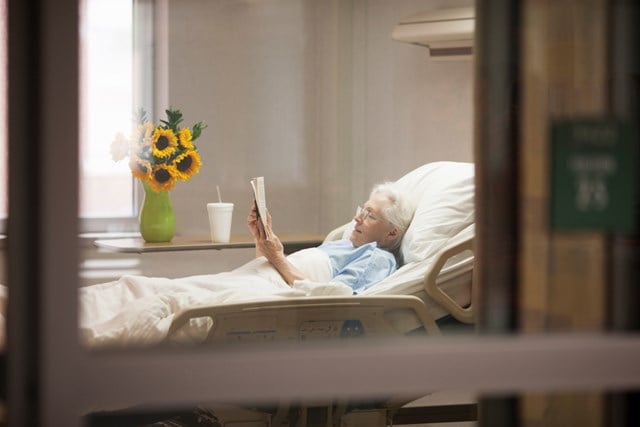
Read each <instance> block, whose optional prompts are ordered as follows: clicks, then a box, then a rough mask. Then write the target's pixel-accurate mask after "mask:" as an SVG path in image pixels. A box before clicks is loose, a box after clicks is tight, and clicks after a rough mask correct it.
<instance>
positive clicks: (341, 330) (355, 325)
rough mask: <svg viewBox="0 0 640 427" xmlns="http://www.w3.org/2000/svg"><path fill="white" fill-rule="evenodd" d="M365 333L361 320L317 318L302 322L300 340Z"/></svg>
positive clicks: (343, 336) (354, 335) (357, 335)
mask: <svg viewBox="0 0 640 427" xmlns="http://www.w3.org/2000/svg"><path fill="white" fill-rule="evenodd" d="M363 335H364V327H363V326H362V323H361V322H360V321H359V320H316V321H305V322H302V323H301V324H300V329H299V339H300V341H309V340H314V339H325V338H353V337H360V336H363Z"/></svg>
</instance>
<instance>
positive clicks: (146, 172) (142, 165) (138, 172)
mask: <svg viewBox="0 0 640 427" xmlns="http://www.w3.org/2000/svg"><path fill="white" fill-rule="evenodd" d="M129 167H130V168H131V173H133V176H135V177H136V178H138V179H139V180H140V181H149V180H151V163H149V162H148V161H147V160H144V159H142V158H140V157H139V156H138V155H135V154H134V155H132V156H131V160H130V161H129Z"/></svg>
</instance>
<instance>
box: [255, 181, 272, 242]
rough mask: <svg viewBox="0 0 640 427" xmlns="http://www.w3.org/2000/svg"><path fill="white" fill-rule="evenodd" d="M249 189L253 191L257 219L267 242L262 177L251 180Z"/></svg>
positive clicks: (268, 237)
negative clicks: (260, 223)
mask: <svg viewBox="0 0 640 427" xmlns="http://www.w3.org/2000/svg"><path fill="white" fill-rule="evenodd" d="M250 182H251V188H252V189H253V199H254V200H255V203H256V211H257V212H258V219H259V220H260V221H261V222H262V226H263V228H264V231H265V233H266V238H267V240H269V239H270V238H271V234H270V233H269V231H268V230H267V198H266V194H265V191H264V177H263V176H257V177H255V178H251V181H250Z"/></svg>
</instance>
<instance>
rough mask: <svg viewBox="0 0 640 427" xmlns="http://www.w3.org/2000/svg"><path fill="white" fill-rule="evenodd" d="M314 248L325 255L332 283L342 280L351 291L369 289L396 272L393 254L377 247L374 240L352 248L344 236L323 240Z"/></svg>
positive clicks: (356, 291)
mask: <svg viewBox="0 0 640 427" xmlns="http://www.w3.org/2000/svg"><path fill="white" fill-rule="evenodd" d="M318 249H320V250H322V251H324V252H325V253H326V254H327V255H329V260H330V261H331V268H332V276H333V278H332V279H331V281H332V282H340V283H344V284H345V285H347V286H350V287H351V289H353V292H354V293H355V294H357V293H360V292H362V291H364V290H365V289H368V288H370V287H371V286H372V285H374V284H376V283H377V282H379V281H381V280H382V279H384V278H385V277H387V276H389V275H390V274H391V273H393V272H394V271H396V268H397V266H396V259H395V257H394V256H393V254H392V253H391V252H389V251H386V250H384V249H380V248H378V244H377V243H376V242H371V243H367V244H365V245H362V246H359V247H357V248H356V247H354V246H353V243H351V241H350V240H348V239H343V240H335V241H330V242H326V243H323V244H322V245H320V246H318Z"/></svg>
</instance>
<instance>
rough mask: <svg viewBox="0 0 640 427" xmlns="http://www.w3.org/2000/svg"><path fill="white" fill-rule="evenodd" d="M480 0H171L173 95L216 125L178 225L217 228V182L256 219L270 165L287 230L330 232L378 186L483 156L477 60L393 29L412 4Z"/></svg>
mask: <svg viewBox="0 0 640 427" xmlns="http://www.w3.org/2000/svg"><path fill="white" fill-rule="evenodd" d="M469 4H472V2H471V1H446V2H445V1H433V0H422V1H418V0H394V1H388V0H368V1H365V0H355V1H344V0H333V1H321V2H320V1H304V0H263V1H250V0H246V1H238V0H219V1H210V0H172V1H170V2H169V7H170V13H169V16H170V25H169V58H170V64H169V102H170V103H171V105H173V106H174V107H180V108H182V109H183V110H184V112H185V115H186V117H187V119H188V120H189V119H191V120H200V119H202V120H204V121H206V122H207V123H208V125H209V127H208V128H207V129H206V131H205V134H204V136H203V137H202V139H201V140H200V141H199V142H200V144H199V148H200V150H201V153H202V156H203V161H204V166H203V168H202V170H201V172H200V174H199V175H198V176H197V177H196V178H195V179H194V180H193V181H192V182H190V183H189V184H188V185H183V186H180V187H179V188H177V189H176V190H175V191H174V194H173V196H172V197H173V199H174V200H175V201H176V203H175V205H176V210H177V218H178V231H179V232H183V233H192V232H202V231H203V230H204V231H206V227H207V222H206V215H205V209H204V203H205V202H206V201H208V200H212V199H213V198H215V185H216V184H219V185H220V187H221V189H222V191H223V195H224V197H225V198H227V199H229V200H230V201H233V202H235V203H236V204H237V207H238V209H237V210H236V212H235V215H234V231H236V232H242V231H243V230H244V214H245V212H246V209H247V207H248V205H249V203H250V196H249V186H248V178H250V177H251V176H253V175H265V177H266V182H267V193H268V194H267V195H268V201H269V205H270V208H271V211H272V213H273V215H274V222H275V226H276V228H277V229H279V230H282V231H295V230H307V231H318V232H322V233H324V232H326V231H328V230H330V229H331V228H333V227H335V226H337V225H339V224H341V223H344V222H346V220H348V219H350V215H351V214H352V212H353V210H354V208H355V206H356V204H357V203H358V202H359V201H362V200H363V199H365V198H366V196H367V194H368V191H369V189H370V187H371V185H372V184H374V183H375V182H377V181H380V180H384V179H395V178H397V177H399V176H401V175H403V174H404V173H406V172H407V171H409V170H411V169H413V168H415V167H416V166H419V165H421V164H423V163H426V162H430V161H435V160H461V161H471V160H472V141H471V139H472V138H471V129H472V63H471V61H456V62H433V61H431V60H430V59H429V58H428V55H427V50H426V49H425V48H421V47H418V46H413V45H408V44H404V43H399V42H396V41H393V40H392V39H391V37H390V34H391V31H392V29H393V27H394V25H395V24H396V23H397V22H398V20H399V19H401V18H403V17H406V16H408V15H411V14H414V13H417V12H421V11H425V10H429V9H436V8H440V7H452V6H459V5H469Z"/></svg>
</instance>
